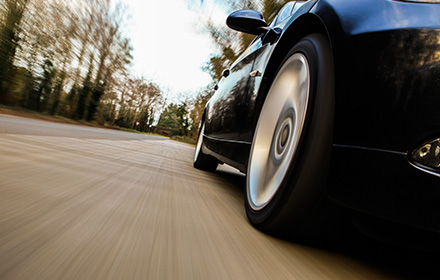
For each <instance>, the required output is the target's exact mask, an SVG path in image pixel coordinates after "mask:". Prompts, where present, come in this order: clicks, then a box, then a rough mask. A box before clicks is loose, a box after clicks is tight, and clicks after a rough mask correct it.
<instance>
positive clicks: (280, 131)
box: [246, 53, 310, 211]
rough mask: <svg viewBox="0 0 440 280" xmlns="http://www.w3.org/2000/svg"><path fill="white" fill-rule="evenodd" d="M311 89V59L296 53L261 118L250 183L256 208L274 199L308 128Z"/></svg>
mask: <svg viewBox="0 0 440 280" xmlns="http://www.w3.org/2000/svg"><path fill="white" fill-rule="evenodd" d="M309 90H310V73H309V66H308V63H307V59H306V57H305V56H304V55H303V54H300V53H296V54H294V55H292V56H291V57H290V58H289V59H288V60H287V61H286V62H285V63H284V64H283V67H282V68H281V69H280V71H279V72H278V74H277V76H276V78H275V80H274V82H273V84H272V86H271V88H270V90H269V92H268V95H267V97H266V101H265V102H264V105H263V108H262V110H261V113H260V117H259V119H258V124H257V127H256V130H255V134H254V140H253V142H252V148H251V155H250V158H249V164H248V176H247V182H246V183H247V184H246V188H247V199H248V202H249V205H250V207H251V208H252V209H253V210H256V211H258V210H261V209H262V208H264V207H265V206H266V205H267V204H268V203H269V202H270V201H271V200H272V198H273V197H274V195H275V194H276V192H277V191H278V189H279V187H280V186H281V184H282V182H283V179H284V178H285V176H286V174H287V172H288V170H289V166H290V164H291V162H292V159H293V158H294V155H295V152H296V150H297V148H298V143H299V140H300V137H301V133H302V130H303V127H304V120H305V115H306V111H307V105H308V100H309Z"/></svg>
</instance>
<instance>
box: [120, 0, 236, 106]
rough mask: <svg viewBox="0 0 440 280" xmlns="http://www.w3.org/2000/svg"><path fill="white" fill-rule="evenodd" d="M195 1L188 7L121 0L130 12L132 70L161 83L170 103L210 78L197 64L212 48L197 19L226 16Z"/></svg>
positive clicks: (173, 1)
mask: <svg viewBox="0 0 440 280" xmlns="http://www.w3.org/2000/svg"><path fill="white" fill-rule="evenodd" d="M198 1H199V0H195V1H193V3H192V5H190V8H191V9H189V5H188V4H187V1H185V0H164V1H161V0H124V2H125V3H126V4H127V5H128V7H129V9H128V12H129V14H131V19H130V20H129V26H128V33H129V34H128V36H129V37H130V38H131V39H132V44H133V47H134V53H133V54H134V64H133V72H134V73H135V75H138V76H140V75H143V76H144V77H145V78H147V79H150V80H152V81H154V82H156V83H158V84H159V85H161V86H162V87H163V89H165V90H166V91H168V94H169V96H168V98H169V101H172V102H177V101H179V99H180V100H182V99H183V98H184V97H185V95H191V94H194V92H196V91H197V89H199V88H201V87H204V86H206V85H207V84H209V82H210V80H211V77H210V76H209V75H208V74H207V73H204V72H203V71H202V70H201V67H202V66H203V65H204V64H205V63H206V62H207V61H208V60H209V57H210V55H211V54H212V53H215V47H214V45H213V44H212V41H211V39H210V37H209V35H208V34H206V33H203V32H202V30H201V29H202V21H201V18H203V16H204V15H206V14H212V15H213V16H214V17H215V18H216V19H217V21H220V22H225V21H226V16H227V15H226V14H224V13H223V12H222V11H221V10H220V9H216V8H215V5H214V4H212V3H211V2H210V1H204V3H203V6H201V5H199V3H198ZM212 2H213V1H212Z"/></svg>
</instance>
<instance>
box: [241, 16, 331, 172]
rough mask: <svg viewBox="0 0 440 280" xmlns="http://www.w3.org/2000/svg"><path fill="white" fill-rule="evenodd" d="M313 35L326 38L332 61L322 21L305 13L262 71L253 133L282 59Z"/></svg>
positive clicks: (288, 32) (326, 31) (285, 35)
mask: <svg viewBox="0 0 440 280" xmlns="http://www.w3.org/2000/svg"><path fill="white" fill-rule="evenodd" d="M313 33H319V34H322V35H323V36H325V37H326V39H327V40H328V41H329V45H330V49H331V52H332V55H333V57H332V59H334V57H335V53H334V49H333V46H332V41H331V38H330V35H329V32H328V29H327V27H326V25H325V23H324V22H323V20H322V19H321V18H320V17H319V16H318V15H316V14H314V13H306V14H304V15H302V16H300V17H299V18H297V19H296V20H295V21H294V22H293V23H291V24H290V25H289V26H288V28H287V29H286V30H285V31H284V33H283V35H282V36H281V38H280V41H279V42H278V43H277V45H276V47H275V49H274V51H273V53H272V55H271V57H270V59H269V62H268V64H267V67H266V69H265V71H264V76H263V82H262V84H261V86H260V88H259V93H258V97H257V101H256V107H255V111H254V112H255V113H254V117H253V128H254V131H255V128H256V126H257V122H258V116H259V113H260V111H261V108H262V106H263V103H264V100H265V99H266V95H267V91H268V90H269V88H270V86H271V84H272V82H273V79H274V78H275V75H276V73H277V72H278V69H279V67H280V65H281V63H282V61H283V59H284V57H285V56H286V55H287V53H288V52H289V51H290V50H291V49H292V47H293V46H294V45H296V44H297V43H298V42H299V41H300V40H301V39H302V38H304V37H306V36H307V35H310V34H313ZM333 65H334V64H333ZM246 165H247V164H246Z"/></svg>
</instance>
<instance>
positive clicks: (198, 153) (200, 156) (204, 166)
mask: <svg viewBox="0 0 440 280" xmlns="http://www.w3.org/2000/svg"><path fill="white" fill-rule="evenodd" d="M204 132H205V122H203V121H202V125H201V126H200V130H199V136H198V137H197V144H196V149H195V151H194V162H193V166H194V167H195V168H197V169H201V170H205V171H215V170H216V169H217V166H218V161H217V160H216V159H215V158H214V157H212V156H210V155H206V154H204V153H203V146H204V143H203V134H204Z"/></svg>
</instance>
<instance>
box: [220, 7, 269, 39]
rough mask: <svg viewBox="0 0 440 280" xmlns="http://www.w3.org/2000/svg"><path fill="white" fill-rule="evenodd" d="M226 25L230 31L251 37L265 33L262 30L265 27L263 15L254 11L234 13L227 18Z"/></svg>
mask: <svg viewBox="0 0 440 280" xmlns="http://www.w3.org/2000/svg"><path fill="white" fill-rule="evenodd" d="M226 24H227V25H228V26H229V28H231V29H234V30H237V31H240V32H244V33H249V34H253V35H260V34H263V33H265V32H266V30H265V29H264V28H265V27H267V23H266V22H265V21H264V18H263V15H262V14H261V13H260V12H258V11H255V10H239V11H235V12H233V13H232V14H230V15H229V16H228V18H227V19H226Z"/></svg>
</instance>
